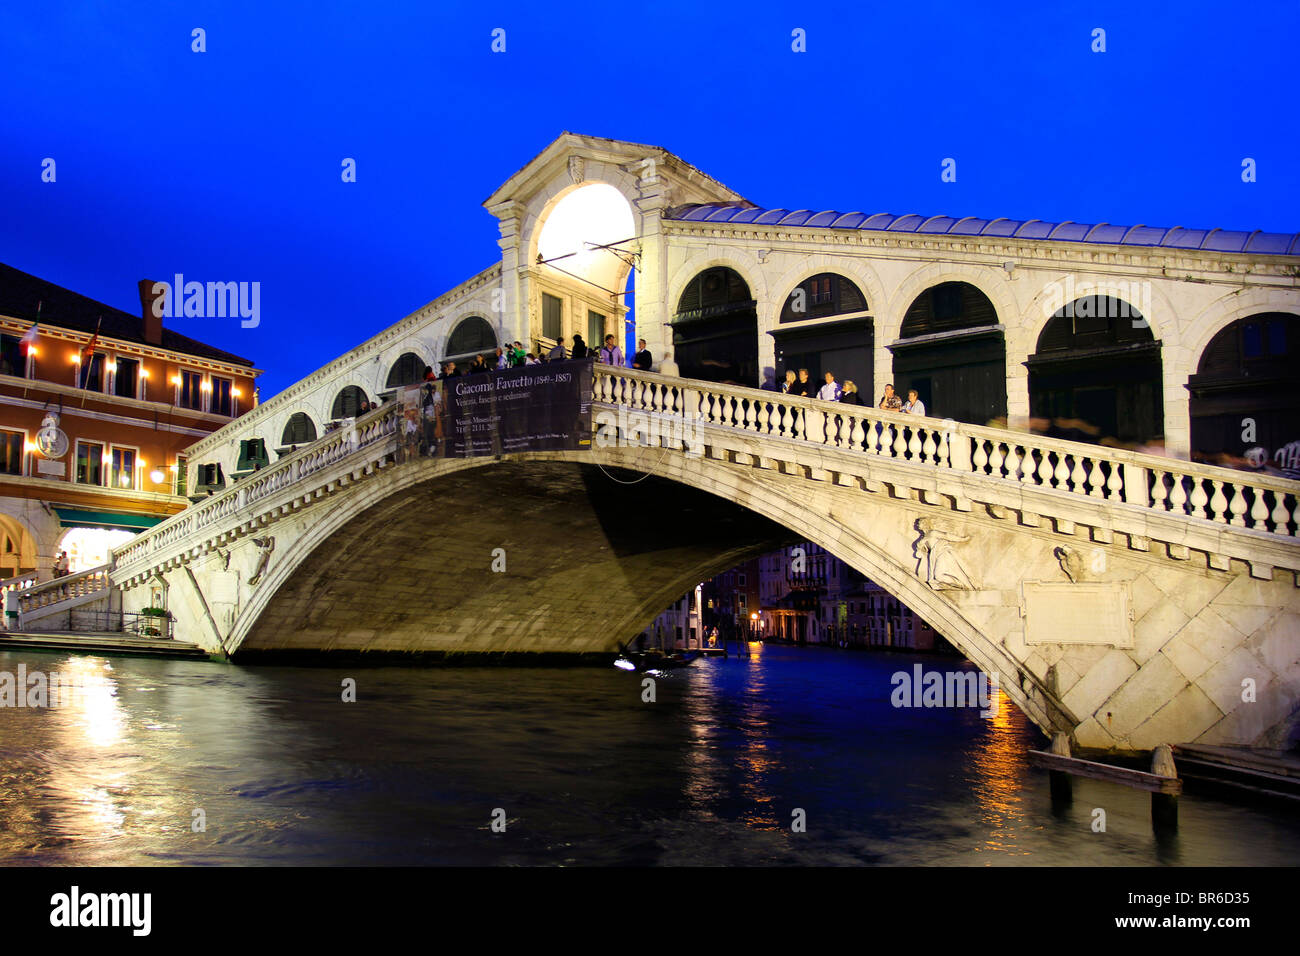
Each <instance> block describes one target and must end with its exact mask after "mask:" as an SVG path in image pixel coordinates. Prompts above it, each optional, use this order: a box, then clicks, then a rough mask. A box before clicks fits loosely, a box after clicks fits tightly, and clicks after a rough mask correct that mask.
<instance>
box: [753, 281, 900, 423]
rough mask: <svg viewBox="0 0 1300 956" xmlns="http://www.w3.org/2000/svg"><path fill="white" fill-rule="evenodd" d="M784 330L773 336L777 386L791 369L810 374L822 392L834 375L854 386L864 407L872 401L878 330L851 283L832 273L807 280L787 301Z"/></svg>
mask: <svg viewBox="0 0 1300 956" xmlns="http://www.w3.org/2000/svg"><path fill="white" fill-rule="evenodd" d="M792 323H807V324H804V325H792ZM780 324H781V325H782V326H783V327H782V328H778V329H775V330H774V331H772V332H770V333H769V334H770V335H771V336H772V337H773V338H774V339H775V340H776V379H777V381H778V382H780V381H781V379H782V378H783V376H784V375H785V371H786V370H787V369H791V370H794V371H798V370H799V369H801V368H806V369H808V377H809V379H810V380H811V381H813V382H814V383H816V385H817V386H818V387H820V385H821V382H822V376H823V375H824V374H825V373H826V372H833V373H834V375H835V380H836V381H837V382H840V383H843V382H846V381H851V382H853V383H854V384H855V385H856V386H857V387H858V392H859V394H861V395H862V397H863V400H864V401H869V400H870V399H871V396H872V395H873V394H874V391H875V384H874V382H873V373H874V369H873V359H872V353H873V349H874V346H875V326H874V323H873V321H872V319H871V316H870V315H869V314H868V305H867V297H866V296H865V295H863V294H862V290H861V289H859V288H858V286H857V285H856V284H855V283H854V282H853V281H852V280H851V279H848V278H846V277H844V276H842V275H837V274H835V273H833V272H822V273H819V274H818V275H815V276H812V277H810V278H808V279H804V280H803V282H800V283H799V285H797V286H796V287H795V288H794V289H793V290H792V291H791V293H790V295H789V296H787V297H786V300H785V305H784V306H783V307H782V308H781V317H780ZM787 325H789V326H790V327H789V328H786V327H784V326H787Z"/></svg>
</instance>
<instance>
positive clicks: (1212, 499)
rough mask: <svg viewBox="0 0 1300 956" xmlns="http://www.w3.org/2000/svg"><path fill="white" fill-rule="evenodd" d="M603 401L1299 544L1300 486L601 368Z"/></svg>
mask: <svg viewBox="0 0 1300 956" xmlns="http://www.w3.org/2000/svg"><path fill="white" fill-rule="evenodd" d="M593 398H594V400H595V401H597V402H601V403H604V404H610V405H623V406H626V407H627V408H629V409H633V410H642V411H645V412H647V413H658V414H661V415H664V416H668V417H671V418H681V419H684V420H685V421H686V422H687V423H690V422H692V421H694V422H698V423H700V424H708V425H712V426H721V427H724V428H733V429H736V430H737V431H743V432H752V433H754V434H756V435H764V436H768V437H771V438H778V439H786V440H791V441H795V442H800V443H805V444H811V445H818V446H829V447H832V448H838V449H843V450H845V451H850V452H860V453H862V454H864V455H868V456H872V457H876V458H888V459H892V460H893V461H894V462H907V463H909V464H914V465H917V466H920V467H926V468H936V469H948V470H951V471H955V472H960V473H966V474H974V475H983V476H987V477H990V478H994V479H1001V480H1003V481H1011V482H1018V483H1021V484H1026V485H1033V486H1036V487H1039V488H1051V489H1053V490H1056V491H1063V492H1068V493H1071V494H1075V495H1079V496H1082V497H1087V498H1093V499H1098V500H1101V501H1108V502H1112V503H1123V504H1127V505H1137V506H1139V507H1143V508H1148V509H1150V510H1152V511H1158V512H1167V513H1174V514H1181V515H1185V516H1187V517H1190V518H1198V519H1203V520H1207V521H1211V522H1217V523H1219V524H1226V525H1231V526H1236V527H1243V528H1252V529H1255V530H1259V531H1267V532H1269V533H1271V534H1277V535H1285V536H1289V537H1294V536H1295V535H1296V528H1297V524H1300V482H1296V481H1288V480H1286V479H1282V478H1274V477H1271V476H1265V475H1256V474H1251V473H1249V472H1241V471H1234V470H1232V469H1228V468H1219V467H1215V466H1213V465H1199V464H1195V463H1193V462H1187V461H1180V460H1178V459H1174V458H1162V457H1159V456H1157V455H1146V454H1141V453H1138V452H1129V451H1123V450H1120V449H1113V448H1106V447H1104V446H1101V445H1087V444H1082V443H1080V442H1071V441H1062V440H1059V439H1055V438H1045V437H1042V436H1039V435H1033V434H1029V433H1026V432H1017V431H1011V430H1008V429H1003V428H989V427H984V426H980V425H967V424H963V423H959V422H954V421H952V420H951V419H943V420H941V419H937V418H927V417H921V416H914V415H904V414H902V413H900V412H887V411H882V410H881V409H878V408H870V407H865V406H859V405H845V404H843V403H839V402H824V401H820V400H818V399H812V398H803V397H801V396H790V395H785V394H782V393H781V392H769V391H765V390H760V389H753V388H742V387H739V386H734V385H715V384H713V383H710V382H701V381H697V380H694V379H681V378H676V377H672V376H664V375H659V374H654V373H649V372H638V371H633V370H631V369H622V368H619V369H615V368H612V367H610V366H608V365H599V364H598V365H596V378H595V383H594V395H593Z"/></svg>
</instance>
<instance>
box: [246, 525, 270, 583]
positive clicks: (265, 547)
mask: <svg viewBox="0 0 1300 956" xmlns="http://www.w3.org/2000/svg"><path fill="white" fill-rule="evenodd" d="M253 544H255V545H257V567H256V568H255V569H254V570H253V576H252V577H250V578H249V579H248V586H249V587H257V583H258V582H259V581H261V580H262V575H263V574H265V573H266V566H267V565H268V564H270V563H271V552H272V551H274V550H275V538H274V537H271V536H269V535H268V536H267V537H265V538H254V539H253Z"/></svg>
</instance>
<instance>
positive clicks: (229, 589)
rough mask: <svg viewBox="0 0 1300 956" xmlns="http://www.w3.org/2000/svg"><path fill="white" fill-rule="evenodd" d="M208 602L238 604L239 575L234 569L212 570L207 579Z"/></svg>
mask: <svg viewBox="0 0 1300 956" xmlns="http://www.w3.org/2000/svg"><path fill="white" fill-rule="evenodd" d="M207 592H208V603H210V604H238V603H239V575H238V574H236V573H235V572H234V571H213V572H211V573H210V574H209V575H208V579H207Z"/></svg>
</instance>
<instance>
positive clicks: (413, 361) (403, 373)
mask: <svg viewBox="0 0 1300 956" xmlns="http://www.w3.org/2000/svg"><path fill="white" fill-rule="evenodd" d="M424 364H425V363H424V362H423V360H421V358H420V356H418V355H416V354H415V353H414V352H403V353H402V355H401V356H400V357H399V358H398V360H397V361H396V362H394V363H393V367H392V368H390V369H389V370H388V381H387V382H385V383H384V387H385V388H401V387H402V386H403V385H415V384H416V383H418V382H421V381H423V380H424Z"/></svg>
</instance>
